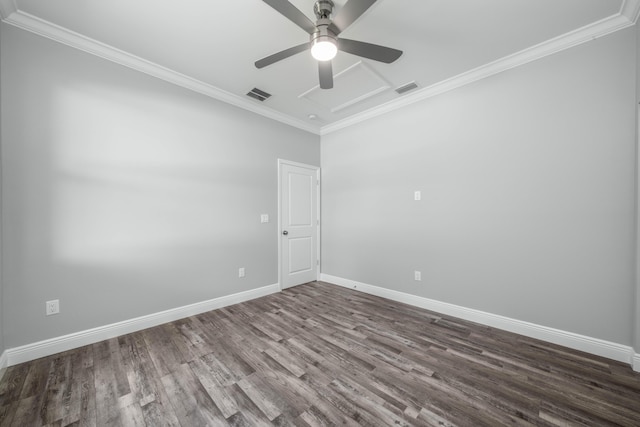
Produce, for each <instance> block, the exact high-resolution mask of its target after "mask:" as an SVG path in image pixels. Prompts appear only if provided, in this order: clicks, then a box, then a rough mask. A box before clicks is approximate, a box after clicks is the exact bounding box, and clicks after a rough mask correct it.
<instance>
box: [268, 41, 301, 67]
mask: <svg viewBox="0 0 640 427" xmlns="http://www.w3.org/2000/svg"><path fill="white" fill-rule="evenodd" d="M310 45H311V43H303V44H299V45H298V46H294V47H290V48H289V49H285V50H282V51H280V52H278V53H274V54H273V55H269V56H267V57H266V58H262V59H259V60H257V61H256V68H264V67H266V66H267V65H271V64H273V63H276V62H278V61H282V60H283V59H286V58H288V57H290V56H293V55H295V54H296V53H300V52H304V51H305V50H307V49H309V47H310Z"/></svg>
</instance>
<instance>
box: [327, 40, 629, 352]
mask: <svg viewBox="0 0 640 427" xmlns="http://www.w3.org/2000/svg"><path fill="white" fill-rule="evenodd" d="M635 39H636V34H635V30H634V29H628V30H624V31H621V32H618V33H615V34H613V35H610V36H607V37H604V38H601V39H597V40H595V41H592V42H590V43H587V44H583V45H580V46H577V47H575V48H572V49H570V50H567V51H564V52H561V53H558V54H556V55H553V56H550V57H547V58H544V59H541V60H538V61H535V62H532V63H530V64H527V65H525V66H522V67H518V68H516V69H513V70H510V71H507V72H504V73H501V74H499V75H496V76H493V77H491V78H488V79H485V80H482V81H479V82H477V83H474V84H471V85H468V86H465V87H463V88H460V89H457V90H455V91H451V92H449V93H446V94H444V95H440V96H437V97H434V98H431V99H428V100H425V101H423V102H421V103H419V104H414V105H412V106H409V107H407V108H404V109H401V110H398V111H395V112H393V113H390V114H386V115H384V116H383V117H379V118H376V119H373V120H369V121H366V122H363V123H360V124H358V125H355V126H352V127H350V128H347V129H344V130H341V131H339V132H336V133H332V134H329V135H327V136H325V137H323V139H322V174H323V185H322V271H323V273H326V274H329V275H333V276H338V277H342V278H346V279H351V280H356V281H360V282H363V283H368V284H372V285H376V286H381V287H384V288H388V289H393V290H396V291H400V292H405V293H409V294H413V295H418V296H422V297H426V298H432V299H435V300H438V301H444V302H448V303H452V304H456V305H460V306H464V307H468V308H473V309H478V310H483V311H486V312H490V313H494V314H499V315H504V316H508V317H510V318H515V319H520V320H523V321H528V322H533V323H536V324H540V325H546V326H549V327H553V328H558V329H561V330H565V331H571V332H574V333H579V334H584V335H587V336H591V337H596V338H600V339H604V340H609V341H612V342H615V343H620V344H625V345H630V344H631V340H632V325H633V315H634V308H633V305H634V303H633V301H634V268H635V267H634V265H635V264H634V256H633V253H634V246H635V239H634V221H635V206H634V205H635V202H634V200H635V197H634V192H635V189H634V181H635V178H634V168H635V151H634V145H635V112H636V109H635V79H636V74H635V67H636V62H635V61H636V59H635V54H634V49H635V42H636V40H635ZM415 190H420V191H421V192H422V201H420V202H415V201H414V200H413V195H414V191H415ZM414 270H420V271H421V272H422V281H421V282H416V281H414V280H413V272H414Z"/></svg>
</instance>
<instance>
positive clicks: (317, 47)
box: [311, 36, 338, 61]
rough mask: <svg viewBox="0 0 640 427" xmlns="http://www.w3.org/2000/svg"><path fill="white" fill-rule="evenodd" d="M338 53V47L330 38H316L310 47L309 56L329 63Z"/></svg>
mask: <svg viewBox="0 0 640 427" xmlns="http://www.w3.org/2000/svg"><path fill="white" fill-rule="evenodd" d="M337 53H338V46H336V43H335V41H334V40H333V39H332V38H331V37H326V36H324V37H318V38H317V39H315V40H314V41H313V46H311V56H313V57H314V58H315V59H317V60H318V61H330V60H332V59H333V58H335V56H336V54H337Z"/></svg>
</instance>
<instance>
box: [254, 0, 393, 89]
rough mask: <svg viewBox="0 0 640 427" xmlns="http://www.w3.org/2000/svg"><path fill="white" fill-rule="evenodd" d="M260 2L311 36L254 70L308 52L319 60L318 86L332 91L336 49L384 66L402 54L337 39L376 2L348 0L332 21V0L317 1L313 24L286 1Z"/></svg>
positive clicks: (271, 56) (260, 63) (264, 60)
mask: <svg viewBox="0 0 640 427" xmlns="http://www.w3.org/2000/svg"><path fill="white" fill-rule="evenodd" d="M263 1H264V2H265V3H267V4H268V5H269V6H271V7H272V8H274V9H275V10H277V11H278V12H280V13H281V14H282V15H284V17H285V18H288V19H289V20H290V21H291V22H293V23H294V24H296V25H297V26H299V27H300V28H302V29H303V30H305V31H306V32H307V33H309V35H310V36H311V37H310V41H309V42H308V43H303V44H300V45H298V46H294V47H290V48H289V49H285V50H283V51H281V52H278V53H275V54H273V55H269V56H267V57H266V58H262V59H260V60H259V61H256V63H255V65H256V67H257V68H263V67H266V66H267V65H271V64H273V63H276V62H278V61H281V60H283V59H285V58H288V57H290V56H293V55H295V54H297V53H300V52H303V51H305V50H307V49H311V55H312V56H313V57H314V58H316V59H317V60H318V71H319V75H320V87H321V88H322V89H331V88H332V87H333V70H332V67H331V60H332V59H333V58H334V57H335V55H336V53H337V52H338V50H341V51H343V52H347V53H351V54H353V55H357V56H362V57H363V58H368V59H373V60H375V61H380V62H384V63H386V64H390V63H392V62H393V61H395V60H396V59H398V58H399V57H400V55H402V51H401V50H397V49H392V48H390V47H385V46H380V45H377V44H371V43H365V42H361V41H357V40H349V39H344V38H338V35H340V33H342V32H343V31H344V30H346V29H347V27H348V26H349V25H351V24H352V23H353V22H354V21H355V20H356V19H358V18H359V17H360V15H362V14H363V13H364V12H365V11H366V10H367V9H369V8H370V7H371V6H372V5H373V4H374V3H375V2H376V0H348V1H347V3H346V4H345V5H344V6H343V7H342V9H341V10H340V11H339V13H338V14H337V15H336V17H335V18H333V19H332V18H331V13H332V12H333V6H334V4H333V2H332V1H331V0H318V1H316V3H315V4H314V6H313V12H314V13H315V15H316V18H317V21H316V23H315V24H314V23H313V21H311V20H310V19H309V18H307V16H306V15H305V14H303V13H302V12H301V11H300V10H299V9H298V8H296V7H295V6H294V5H293V4H291V3H290V2H289V1H287V0H263Z"/></svg>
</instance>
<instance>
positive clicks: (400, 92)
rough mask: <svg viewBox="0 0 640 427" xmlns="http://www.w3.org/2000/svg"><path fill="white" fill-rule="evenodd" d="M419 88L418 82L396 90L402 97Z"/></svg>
mask: <svg viewBox="0 0 640 427" xmlns="http://www.w3.org/2000/svg"><path fill="white" fill-rule="evenodd" d="M417 87H418V85H417V84H416V82H411V83H407V84H406V85H403V86H400V87H399V88H397V89H396V92H398V93H399V94H401V95H402V94H403V93H406V92H409V91H410V90H414V89H416V88H417Z"/></svg>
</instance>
